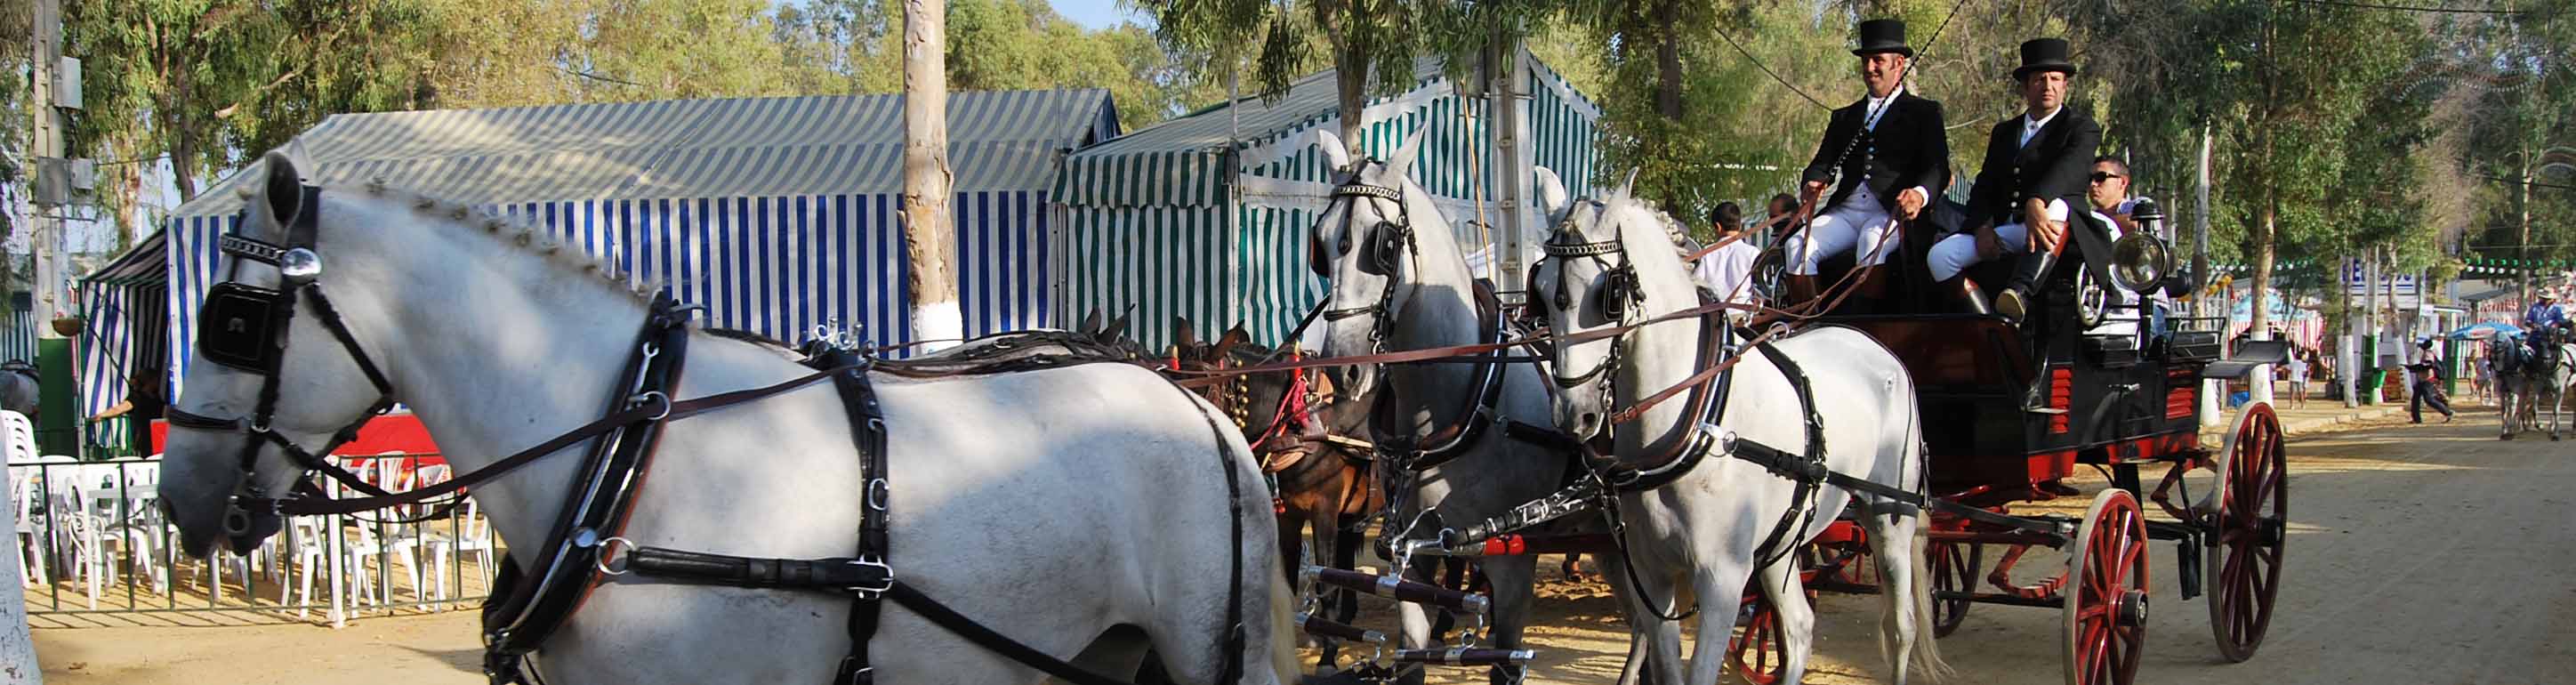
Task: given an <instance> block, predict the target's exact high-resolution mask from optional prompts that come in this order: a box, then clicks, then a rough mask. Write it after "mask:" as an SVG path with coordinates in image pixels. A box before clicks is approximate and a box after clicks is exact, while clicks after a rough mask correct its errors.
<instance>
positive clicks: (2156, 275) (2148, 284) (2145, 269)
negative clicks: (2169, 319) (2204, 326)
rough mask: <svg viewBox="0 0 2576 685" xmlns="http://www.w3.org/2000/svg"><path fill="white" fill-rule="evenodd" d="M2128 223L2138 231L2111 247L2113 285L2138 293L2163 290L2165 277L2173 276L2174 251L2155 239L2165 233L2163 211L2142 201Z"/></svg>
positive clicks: (2149, 201)
mask: <svg viewBox="0 0 2576 685" xmlns="http://www.w3.org/2000/svg"><path fill="white" fill-rule="evenodd" d="M2129 219H2130V220H2131V221H2134V222H2136V223H2137V225H2138V229H2137V230H2134V231H2130V232H2129V234H2128V235H2125V236H2121V237H2120V240H2119V242H2116V243H2112V244H2111V283H2112V285H2116V286H2119V287H2120V289H2122V290H2127V291H2130V292H2136V293H2144V292H2147V291H2150V290H2154V289H2156V288H2158V287H2162V286H2163V285H2164V280H2165V275H2166V274H2171V273H2173V250H2172V249H2171V248H2168V247H2166V246H2165V241H2164V240H2163V239H2162V238H2158V237H2156V235H2157V234H2158V233H2159V232H2161V231H2163V230H2164V220H2165V214H2164V210H2163V209H2162V208H2159V207H2157V206H2156V203H2155V201H2153V200H2146V199H2140V200H2138V202H2137V204H2135V205H2131V206H2130V209H2129Z"/></svg>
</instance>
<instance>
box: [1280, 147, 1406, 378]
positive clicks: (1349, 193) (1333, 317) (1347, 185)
mask: <svg viewBox="0 0 2576 685" xmlns="http://www.w3.org/2000/svg"><path fill="white" fill-rule="evenodd" d="M1368 163H1371V164H1374V163H1376V162H1375V161H1373V160H1372V161H1370V162H1368ZM1352 197H1370V198H1377V199H1381V200H1387V201H1391V202H1394V203H1395V219H1394V220H1391V221H1390V220H1387V219H1385V218H1383V217H1381V218H1380V219H1379V220H1378V222H1377V223H1376V224H1374V225H1371V226H1370V227H1369V230H1368V232H1367V233H1365V234H1362V233H1358V232H1355V231H1354V230H1353V229H1354V228H1355V227H1356V225H1357V224H1358V223H1359V219H1358V213H1357V212H1354V211H1351V210H1350V209H1348V208H1345V209H1344V210H1343V211H1342V231H1341V238H1340V239H1339V240H1336V241H1334V242H1335V244H1336V247H1337V249H1338V250H1339V252H1338V253H1336V254H1347V253H1348V252H1349V251H1350V250H1351V249H1352V247H1353V246H1352V243H1353V242H1360V243H1365V246H1364V247H1361V248H1360V250H1361V252H1360V256H1359V260H1360V264H1359V266H1360V273H1365V274H1370V275H1373V276H1378V277H1381V278H1384V279H1386V288H1385V289H1384V290H1383V291H1381V292H1380V293H1379V296H1378V299H1377V301H1376V302H1373V303H1370V304H1367V305H1363V306H1358V307H1345V308H1338V309H1336V308H1330V307H1327V308H1326V309H1324V313H1323V316H1324V320H1325V321H1340V320H1342V319H1347V318H1351V317H1354V316H1368V317H1371V318H1370V320H1369V347H1370V350H1369V353H1370V354H1376V353H1378V352H1383V351H1385V346H1386V331H1387V327H1388V326H1390V325H1392V324H1393V321H1394V318H1395V313H1394V308H1395V287H1396V280H1397V279H1396V277H1395V275H1396V271H1397V270H1398V269H1400V268H1401V267H1402V266H1403V265H1402V263H1400V261H1399V260H1403V259H1417V260H1418V259H1420V252H1419V251H1418V250H1416V249H1415V246H1414V241H1413V212H1412V209H1411V208H1410V207H1407V206H1405V204H1404V191H1403V190H1402V189H1399V188H1390V187H1387V186H1381V185H1372V184H1369V183H1366V182H1363V181H1361V180H1360V176H1359V174H1358V172H1356V171H1355V172H1353V173H1352V174H1351V178H1350V180H1348V181H1344V182H1342V184H1341V185H1339V186H1334V188H1333V198H1334V202H1342V201H1343V200H1342V198H1352ZM1318 221H1320V219H1318ZM1309 235H1316V236H1320V235H1321V233H1320V232H1310V233H1309ZM1321 243H1322V240H1321V239H1320V238H1317V239H1316V240H1315V241H1314V244H1310V245H1308V246H1307V247H1308V253H1309V257H1308V262H1309V265H1310V266H1312V267H1313V269H1314V271H1315V275H1318V276H1324V277H1327V278H1330V277H1331V276H1332V275H1333V274H1332V269H1331V266H1330V264H1329V263H1328V262H1327V261H1326V260H1327V255H1326V254H1325V253H1324V250H1322V249H1321V248H1322V247H1323V245H1322V244H1321ZM1331 297H1332V296H1331V295H1329V294H1328V295H1326V296H1325V298H1326V300H1327V302H1328V303H1329V301H1330V299H1331Z"/></svg>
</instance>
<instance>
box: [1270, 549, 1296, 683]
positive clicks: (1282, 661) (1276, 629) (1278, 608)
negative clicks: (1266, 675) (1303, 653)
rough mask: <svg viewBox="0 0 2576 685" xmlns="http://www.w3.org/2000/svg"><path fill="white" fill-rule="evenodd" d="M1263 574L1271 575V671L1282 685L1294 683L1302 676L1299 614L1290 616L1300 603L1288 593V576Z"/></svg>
mask: <svg viewBox="0 0 2576 685" xmlns="http://www.w3.org/2000/svg"><path fill="white" fill-rule="evenodd" d="M1261 575H1265V576H1269V577H1270V670H1272V671H1273V672H1276V673H1278V675H1279V683H1280V685H1291V684H1293V683H1296V682H1297V679H1298V676H1299V667H1298V664H1297V638H1296V637H1295V635H1296V627H1295V621H1296V617H1295V616H1292V615H1291V614H1293V613H1295V612H1296V611H1297V602H1296V599H1295V598H1294V597H1292V596H1290V594H1289V592H1288V579H1287V578H1284V577H1281V576H1280V574H1277V573H1263V574H1261Z"/></svg>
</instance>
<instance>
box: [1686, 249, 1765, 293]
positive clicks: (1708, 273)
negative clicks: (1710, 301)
mask: <svg viewBox="0 0 2576 685" xmlns="http://www.w3.org/2000/svg"><path fill="white" fill-rule="evenodd" d="M1760 256H1762V250H1761V248H1757V247H1754V246H1753V244H1752V243H1750V242H1746V241H1743V240H1737V241H1735V242H1732V243H1727V244H1726V246H1725V247H1720V248H1717V251H1715V252H1710V253H1708V254H1707V255H1706V256H1703V257H1700V258H1699V267H1698V268H1695V269H1692V270H1691V276H1692V277H1693V278H1696V279H1698V280H1699V284H1700V286H1702V287H1705V288H1708V289H1709V290H1710V291H1713V292H1716V293H1717V294H1718V297H1720V298H1724V299H1725V301H1727V302H1733V303H1736V304H1751V303H1752V302H1753V259H1754V258H1755V257H1760Z"/></svg>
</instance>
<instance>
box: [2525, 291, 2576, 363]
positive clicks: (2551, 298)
mask: <svg viewBox="0 0 2576 685" xmlns="http://www.w3.org/2000/svg"><path fill="white" fill-rule="evenodd" d="M2538 295H2539V298H2540V301H2538V302H2533V303H2531V308H2530V309H2525V310H2523V312H2522V330H2523V331H2525V332H2526V335H2524V336H2523V338H2522V343H2523V344H2524V345H2527V346H2530V347H2531V351H2532V353H2533V354H2541V353H2543V352H2544V350H2542V349H2541V346H2542V345H2545V344H2547V343H2546V342H2544V339H2546V338H2558V336H2544V335H2541V333H2542V332H2543V331H2552V330H2556V331H2560V332H2564V330H2565V329H2566V328H2567V325H2568V324H2567V312H2566V311H2565V310H2562V309H2559V308H2558V290H2557V289H2556V288H2541V289H2540V292H2539V293H2538Z"/></svg>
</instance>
